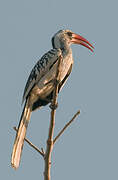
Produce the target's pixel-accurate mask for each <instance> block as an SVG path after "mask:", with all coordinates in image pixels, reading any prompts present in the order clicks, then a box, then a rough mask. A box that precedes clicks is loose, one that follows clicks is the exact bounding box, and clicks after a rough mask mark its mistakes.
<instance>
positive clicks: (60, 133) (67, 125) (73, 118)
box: [53, 110, 80, 145]
mask: <svg viewBox="0 0 118 180" xmlns="http://www.w3.org/2000/svg"><path fill="white" fill-rule="evenodd" d="M79 114H80V110H78V111H77V112H76V114H75V115H74V116H73V117H72V119H71V120H70V121H69V122H68V123H67V124H66V125H65V126H64V128H63V129H62V130H61V131H60V132H59V134H58V135H57V136H56V137H55V139H54V140H53V145H54V144H55V142H56V141H57V139H58V138H59V137H60V136H61V135H62V134H63V133H64V131H65V129H66V128H67V127H69V125H70V124H71V123H72V122H73V121H74V120H75V118H76V117H77V116H78V115H79Z"/></svg>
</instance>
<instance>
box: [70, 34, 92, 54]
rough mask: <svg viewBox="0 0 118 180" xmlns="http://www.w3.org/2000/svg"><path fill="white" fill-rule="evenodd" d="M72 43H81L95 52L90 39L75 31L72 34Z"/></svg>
mask: <svg viewBox="0 0 118 180" xmlns="http://www.w3.org/2000/svg"><path fill="white" fill-rule="evenodd" d="M71 42H72V43H74V44H80V45H82V46H84V47H86V48H88V49H90V50H91V51H92V52H93V49H94V47H93V46H92V44H90V43H89V41H87V40H86V39H85V38H83V37H82V36H80V35H78V34H75V33H73V34H72V40H71Z"/></svg>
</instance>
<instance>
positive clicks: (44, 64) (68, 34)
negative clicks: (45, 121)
mask: <svg viewBox="0 0 118 180" xmlns="http://www.w3.org/2000/svg"><path fill="white" fill-rule="evenodd" d="M72 44H79V45H82V46H84V47H86V48H88V49H89V50H90V51H91V52H93V49H94V47H93V45H92V44H91V43H89V41H88V40H86V39H85V38H84V37H82V36H81V35H78V34H76V33H73V32H72V31H70V30H59V31H58V32H57V33H56V34H54V36H53V37H52V49H51V50H49V51H48V52H47V53H45V54H44V55H43V56H42V57H41V59H40V60H38V62H37V63H36V65H35V66H34V67H33V69H32V71H31V73H30V75H29V78H28V80H27V83H26V86H25V89H24V93H23V98H22V103H24V108H23V112H22V114H21V118H20V122H19V125H18V130H17V133H16V137H15V141H14V145H13V151H12V157H11V165H12V167H13V168H14V169H17V168H18V167H19V164H20V159H21V154H22V149H23V145H24V139H25V136H26V130H27V127H28V124H29V121H30V117H31V113H32V112H33V111H35V110H36V109H39V108H40V107H42V106H45V105H47V104H48V103H51V101H52V99H53V91H54V79H55V76H56V70H57V65H58V61H59V57H60V56H61V57H62V60H61V64H60V81H59V85H58V92H59V91H60V90H61V89H62V87H63V86H64V84H65V82H66V80H67V79H68V77H69V75H70V73H71V70H72V66H73V56H72V49H71V45H72Z"/></svg>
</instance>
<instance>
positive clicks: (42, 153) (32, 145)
mask: <svg viewBox="0 0 118 180" xmlns="http://www.w3.org/2000/svg"><path fill="white" fill-rule="evenodd" d="M13 129H14V130H15V131H16V132H17V131H18V129H17V128H16V127H13ZM25 141H26V142H27V143H28V144H29V145H30V146H31V147H32V148H34V149H35V150H36V151H37V152H38V153H40V155H41V156H43V157H44V156H45V154H44V152H41V151H40V150H39V149H38V148H37V147H36V146H35V145H34V144H32V143H31V142H30V141H29V140H28V139H27V138H25Z"/></svg>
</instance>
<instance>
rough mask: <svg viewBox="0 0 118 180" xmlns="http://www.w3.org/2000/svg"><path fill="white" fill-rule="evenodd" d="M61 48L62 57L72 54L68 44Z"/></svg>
mask: <svg viewBox="0 0 118 180" xmlns="http://www.w3.org/2000/svg"><path fill="white" fill-rule="evenodd" d="M61 50H62V55H63V57H65V56H68V55H69V54H72V49H71V48H70V46H68V47H67V46H66V47H65V46H64V47H63V48H61Z"/></svg>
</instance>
